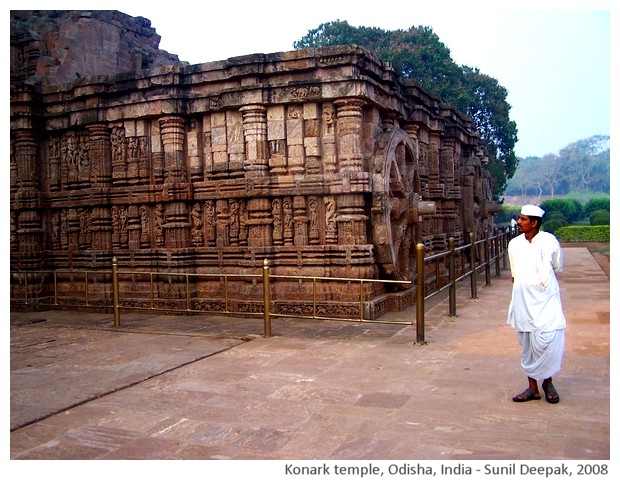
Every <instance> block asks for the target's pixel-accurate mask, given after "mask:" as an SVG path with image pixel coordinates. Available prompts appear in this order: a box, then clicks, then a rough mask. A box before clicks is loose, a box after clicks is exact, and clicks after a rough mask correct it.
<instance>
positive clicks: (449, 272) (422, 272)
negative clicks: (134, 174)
mask: <svg viewBox="0 0 620 480" xmlns="http://www.w3.org/2000/svg"><path fill="white" fill-rule="evenodd" d="M510 237H511V234H510V233H508V232H498V231H497V230H495V234H494V236H492V237H489V236H488V235H485V238H484V239H482V240H478V241H474V236H473V234H469V243H468V244H464V245H461V246H459V247H455V240H454V238H449V239H448V250H447V251H445V252H441V253H437V254H434V255H430V256H425V247H424V245H423V244H421V243H419V244H417V245H416V264H417V272H416V273H417V281H416V319H415V323H416V330H417V333H416V344H420V345H423V344H425V343H426V341H425V334H424V314H425V303H426V301H427V300H428V299H430V298H431V297H433V296H435V295H438V294H440V293H441V292H443V291H445V290H446V289H448V290H449V293H448V298H449V316H456V305H457V304H456V288H457V283H459V282H462V281H463V280H465V279H466V278H468V277H469V280H470V288H471V298H478V290H477V277H478V275H479V274H480V273H481V272H482V271H483V270H484V274H485V280H486V284H487V285H490V284H491V269H492V265H493V264H494V266H495V273H496V275H497V276H499V275H500V270H501V269H500V262H501V261H502V260H503V268H504V269H505V268H506V254H507V246H508V240H509V239H510ZM429 264H434V268H433V266H431V267H428V265H429ZM442 269H445V271H443V270H442ZM430 272H434V273H430ZM80 275H83V276H84V281H83V285H84V287H83V292H76V291H75V290H72V291H71V292H70V295H66V292H65V295H64V296H63V295H61V294H60V293H59V291H58V278H59V277H62V276H70V277H71V279H73V278H75V276H80ZM123 276H131V277H132V279H133V278H134V277H135V276H146V277H147V278H148V279H149V285H150V287H149V299H148V300H147V301H146V304H147V306H145V304H144V302H143V304H142V305H141V306H132V305H129V304H128V303H127V302H123V301H122V298H121V293H120V288H119V286H120V284H121V282H120V281H119V277H123ZM160 276H163V277H167V278H168V281H169V282H171V281H172V280H171V279H172V278H177V279H179V281H182V282H183V284H184V290H185V298H183V299H179V298H176V299H173V300H175V301H176V304H179V303H180V302H179V300H181V301H182V302H184V307H183V308H178V307H177V308H174V307H170V306H167V307H165V308H161V307H159V306H157V305H156V304H157V302H158V301H159V302H161V301H162V299H161V298H160V297H158V298H156V295H155V288H154V286H155V279H156V278H157V277H160ZM109 277H110V273H109V272H93V271H76V270H62V269H59V270H38V271H32V270H29V271H13V272H11V279H12V282H13V283H17V284H18V285H21V288H20V289H21V290H23V298H22V300H23V303H24V304H26V305H29V304H31V302H32V303H35V302H34V301H35V300H36V305H38V306H60V305H64V306H70V307H94V308H99V309H101V308H105V309H111V310H112V312H113V322H114V326H115V327H120V325H121V321H120V316H121V310H131V309H139V310H164V311H170V310H174V311H184V312H189V313H215V314H242V315H250V316H251V315H261V316H262V317H263V320H264V336H265V337H270V336H271V318H272V317H290V316H291V314H289V313H277V312H272V300H271V290H272V285H273V280H275V281H278V280H295V281H298V282H312V287H311V292H312V293H311V296H312V304H311V309H310V310H311V312H312V313H311V314H308V315H304V314H295V317H298V318H311V319H319V320H344V321H358V322H375V323H399V324H407V325H411V324H412V323H413V322H403V321H382V320H377V319H373V320H370V319H366V318H365V317H364V310H365V309H364V304H365V293H364V291H365V290H364V287H365V285H367V284H371V283H380V284H404V285H411V284H412V282H411V281H398V280H381V279H359V278H339V277H318V276H300V275H297V276H295V275H280V274H272V273H271V266H270V264H269V261H268V260H267V259H265V260H264V261H263V272H262V275H260V274H232V273H211V274H209V273H201V274H197V273H179V272H152V271H133V270H121V271H119V268H118V260H117V259H116V257H114V258H113V259H112V272H111V282H110V279H109ZM198 277H203V278H205V277H211V278H219V279H220V281H223V288H222V291H223V310H205V309H195V308H192V306H191V301H192V300H195V299H196V297H191V296H190V292H191V289H190V279H195V278H198ZM50 278H51V286H52V291H51V292H50V291H49V288H47V290H46V289H45V288H44V285H45V286H48V285H49V283H50V282H49V280H50ZM240 278H241V279H244V280H247V279H255V281H256V282H258V281H261V280H260V279H262V284H263V288H262V295H257V296H256V298H255V300H256V301H257V303H261V304H262V311H261V312H251V311H238V310H234V309H232V308H230V307H231V305H230V293H229V281H230V279H240ZM325 281H328V282H347V283H351V282H356V283H359V300H358V302H357V304H358V309H359V310H358V315H356V316H355V317H343V316H327V315H319V313H318V308H317V306H318V304H319V301H318V295H317V284H318V283H320V282H325ZM29 282H30V284H29ZM177 283H179V282H177ZM33 284H35V285H40V288H39V290H40V292H39V293H41V292H42V291H44V293H46V294H44V295H40V294H38V295H36V296H35V295H32V297H29V294H28V292H29V285H30V286H32V285H33ZM75 284H76V283H75V282H73V281H72V285H75ZM78 284H79V282H78ZM94 284H98V289H97V290H98V291H97V295H93V296H92V297H96V301H92V300H91V298H92V297H91V294H90V293H89V285H90V289H93V288H94V287H93V285H94ZM110 284H111V285H110ZM76 293H77V294H78V295H79V294H80V293H81V294H82V295H83V297H84V301H83V302H81V303H76V300H75V298H76ZM50 298H51V303H49V300H50ZM68 298H70V299H71V301H70V302H64V303H61V301H60V300H61V299H65V300H66V299H68ZM14 301H19V299H18V298H16V296H14V295H13V288H11V302H14Z"/></svg>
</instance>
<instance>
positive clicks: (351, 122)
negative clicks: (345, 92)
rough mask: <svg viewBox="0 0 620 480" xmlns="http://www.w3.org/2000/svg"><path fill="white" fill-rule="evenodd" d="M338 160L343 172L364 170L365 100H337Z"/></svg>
mask: <svg viewBox="0 0 620 480" xmlns="http://www.w3.org/2000/svg"><path fill="white" fill-rule="evenodd" d="M334 104H335V105H336V107H337V113H336V117H337V123H336V129H337V141H338V161H339V165H340V171H341V172H359V171H362V167H363V165H362V158H363V157H362V139H361V133H362V119H363V112H362V107H363V105H364V101H363V100H358V99H343V100H336V101H335V102H334Z"/></svg>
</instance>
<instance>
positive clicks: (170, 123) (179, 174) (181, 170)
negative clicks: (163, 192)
mask: <svg viewBox="0 0 620 480" xmlns="http://www.w3.org/2000/svg"><path fill="white" fill-rule="evenodd" d="M159 124H160V128H161V139H162V144H163V149H164V166H163V167H164V172H163V173H164V183H184V182H186V181H187V178H186V173H185V161H184V157H183V147H184V143H185V122H184V120H183V118H181V117H175V116H167V117H162V118H160V119H159Z"/></svg>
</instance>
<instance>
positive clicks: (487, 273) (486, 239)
mask: <svg viewBox="0 0 620 480" xmlns="http://www.w3.org/2000/svg"><path fill="white" fill-rule="evenodd" d="M489 243H490V239H489V232H484V276H485V278H486V284H487V285H491V259H490V258H489V257H490V254H489V250H490V248H489Z"/></svg>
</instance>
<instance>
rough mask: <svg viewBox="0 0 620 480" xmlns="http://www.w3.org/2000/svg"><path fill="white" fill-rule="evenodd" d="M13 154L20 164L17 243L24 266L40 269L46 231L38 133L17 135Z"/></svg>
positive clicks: (16, 200) (16, 196)
mask: <svg viewBox="0 0 620 480" xmlns="http://www.w3.org/2000/svg"><path fill="white" fill-rule="evenodd" d="M13 152H14V155H15V163H16V164H17V191H16V192H15V203H14V205H13V206H14V208H15V210H16V211H17V224H16V235H17V237H16V241H17V244H18V251H19V253H20V254H22V264H26V265H28V266H31V267H33V268H36V267H37V266H39V265H40V263H41V261H42V258H41V257H42V248H43V246H42V243H43V242H42V238H43V228H42V220H41V213H40V208H41V192H40V190H39V185H38V181H39V172H37V169H36V165H37V143H36V141H35V139H34V134H33V133H32V132H31V131H19V132H17V133H16V135H15V139H14V141H13Z"/></svg>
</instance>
